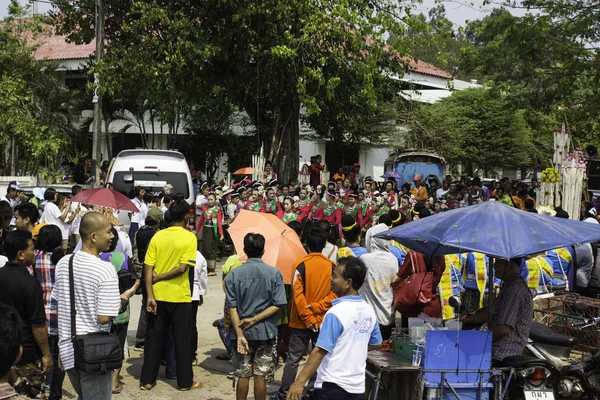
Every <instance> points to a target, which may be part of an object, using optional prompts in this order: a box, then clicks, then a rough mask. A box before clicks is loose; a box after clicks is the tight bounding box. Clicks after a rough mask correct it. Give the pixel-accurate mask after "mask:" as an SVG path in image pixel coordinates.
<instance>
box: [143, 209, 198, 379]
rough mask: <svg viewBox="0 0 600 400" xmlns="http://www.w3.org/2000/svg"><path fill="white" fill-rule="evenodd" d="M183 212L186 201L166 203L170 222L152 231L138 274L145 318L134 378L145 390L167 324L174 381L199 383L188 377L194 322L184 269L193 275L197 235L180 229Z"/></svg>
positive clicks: (157, 362)
mask: <svg viewBox="0 0 600 400" xmlns="http://www.w3.org/2000/svg"><path fill="white" fill-rule="evenodd" d="M189 212H190V206H189V205H188V204H187V202H185V200H177V201H175V202H173V204H172V205H171V207H170V208H169V213H170V216H171V220H172V225H171V226H170V227H169V228H167V229H163V230H162V231H159V232H157V233H156V234H155V235H154V236H153V237H152V239H151V240H150V244H149V246H148V251H147V252H146V258H145V260H144V274H145V285H146V293H147V298H148V300H147V304H146V311H147V312H148V323H147V331H146V341H145V344H144V364H143V366H142V376H141V378H140V388H141V389H143V390H151V389H152V388H153V387H154V386H155V385H156V378H157V376H158V369H159V367H160V360H161V357H162V355H163V348H164V343H165V335H166V333H167V330H168V329H169V327H171V329H172V330H173V337H174V342H175V359H176V365H177V385H178V386H179V388H180V389H181V390H189V389H196V388H200V387H202V385H201V384H200V383H198V382H194V380H193V378H194V373H193V371H192V352H191V346H190V343H191V340H192V337H191V334H192V332H193V331H194V329H193V327H194V325H193V324H194V322H195V321H193V320H192V294H191V285H190V275H191V277H193V269H194V266H195V265H196V248H197V241H196V235H194V234H193V233H192V232H190V231H188V230H187V229H186V227H187V225H188V220H189ZM190 267H191V268H190ZM190 272H191V274H190Z"/></svg>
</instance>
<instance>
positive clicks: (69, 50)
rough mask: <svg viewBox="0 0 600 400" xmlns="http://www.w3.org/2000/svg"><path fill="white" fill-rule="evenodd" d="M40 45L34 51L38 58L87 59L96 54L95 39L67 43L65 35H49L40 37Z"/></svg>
mask: <svg viewBox="0 0 600 400" xmlns="http://www.w3.org/2000/svg"><path fill="white" fill-rule="evenodd" d="M38 41H39V47H38V48H37V49H36V50H35V52H34V57H35V59H36V60H68V59H85V58H88V57H90V56H91V55H93V54H94V50H95V48H96V43H95V41H92V42H91V43H88V44H81V45H78V44H74V43H67V41H66V38H65V37H64V36H56V35H48V36H43V37H42V38H39V39H38Z"/></svg>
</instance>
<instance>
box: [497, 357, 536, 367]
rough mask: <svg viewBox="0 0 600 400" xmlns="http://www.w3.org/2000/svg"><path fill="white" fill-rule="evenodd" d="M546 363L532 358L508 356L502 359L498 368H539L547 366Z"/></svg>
mask: <svg viewBox="0 0 600 400" xmlns="http://www.w3.org/2000/svg"><path fill="white" fill-rule="evenodd" d="M547 365H548V362H547V361H546V360H540V359H539V358H537V357H532V356H510V357H506V358H504V360H502V361H501V362H500V366H502V367H513V368H527V367H539V366H544V367H545V366H547Z"/></svg>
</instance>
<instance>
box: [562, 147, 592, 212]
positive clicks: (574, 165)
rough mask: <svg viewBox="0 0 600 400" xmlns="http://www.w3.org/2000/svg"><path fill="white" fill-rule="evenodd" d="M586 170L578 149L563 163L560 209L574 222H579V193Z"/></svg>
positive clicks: (581, 189) (585, 162) (583, 158)
mask: <svg viewBox="0 0 600 400" xmlns="http://www.w3.org/2000/svg"><path fill="white" fill-rule="evenodd" d="M586 170H587V161H586V159H585V157H584V156H583V153H582V152H581V149H580V148H576V149H575V152H574V153H570V154H569V156H568V157H567V158H566V159H565V160H564V161H563V168H562V176H563V182H562V193H563V196H562V208H563V209H564V210H565V211H566V212H567V213H569V218H571V219H574V220H579V217H580V214H581V193H582V191H583V180H584V179H585V173H586Z"/></svg>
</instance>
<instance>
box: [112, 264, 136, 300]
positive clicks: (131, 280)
mask: <svg viewBox="0 0 600 400" xmlns="http://www.w3.org/2000/svg"><path fill="white" fill-rule="evenodd" d="M117 277H118V278H119V293H121V294H123V293H124V292H125V291H127V290H129V289H131V288H132V287H133V285H135V281H136V279H137V276H136V275H135V274H134V273H133V272H131V271H129V270H128V269H121V270H119V272H117Z"/></svg>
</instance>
